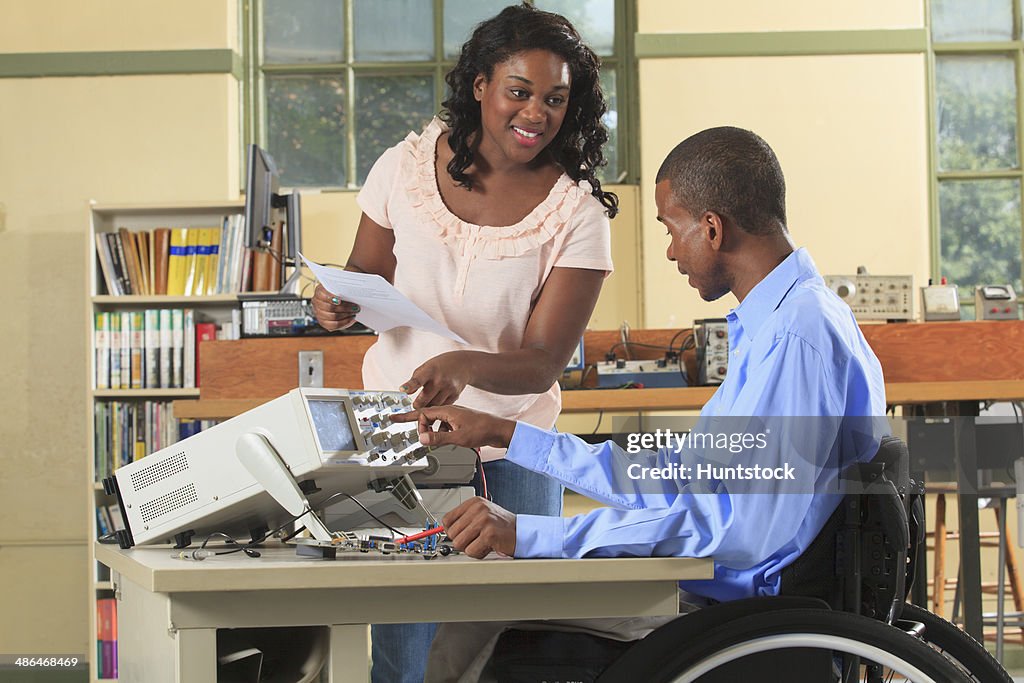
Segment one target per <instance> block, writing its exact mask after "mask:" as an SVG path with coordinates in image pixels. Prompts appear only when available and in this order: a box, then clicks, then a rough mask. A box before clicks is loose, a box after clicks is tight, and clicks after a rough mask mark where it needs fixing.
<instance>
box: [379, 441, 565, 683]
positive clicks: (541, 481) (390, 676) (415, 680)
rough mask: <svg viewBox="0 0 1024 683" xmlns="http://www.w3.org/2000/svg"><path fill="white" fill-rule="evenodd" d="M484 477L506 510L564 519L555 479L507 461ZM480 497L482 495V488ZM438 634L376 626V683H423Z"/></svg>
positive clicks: (426, 627) (490, 466) (490, 465)
mask: <svg viewBox="0 0 1024 683" xmlns="http://www.w3.org/2000/svg"><path fill="white" fill-rule="evenodd" d="M484 475H485V476H486V477H487V491H488V493H489V494H490V496H491V500H492V501H494V502H495V503H497V504H498V505H500V506H501V507H503V508H505V509H506V510H510V511H511V512H515V513H517V514H526V515H548V516H549V517H560V516H561V514H562V485H561V484H559V483H558V482H557V481H555V480H554V479H551V478H550V477H547V476H545V475H543V474H538V473H536V472H531V471H530V470H527V469H524V468H522V467H520V466H519V465H516V464H514V463H511V462H506V461H505V460H495V461H493V462H487V463H484ZM474 484H477V482H476V481H474ZM477 493H478V494H479V493H481V489H480V488H479V486H477ZM452 599H453V600H455V599H457V598H456V597H454V596H453V597H452ZM436 630H437V624H380V625H377V624H374V625H373V626H372V627H371V629H370V634H371V650H372V657H373V669H372V670H371V675H370V678H371V681H372V683H422V682H423V675H424V673H425V672H426V668H427V653H428V652H429V651H430V643H431V641H433V640H434V632H435V631H436Z"/></svg>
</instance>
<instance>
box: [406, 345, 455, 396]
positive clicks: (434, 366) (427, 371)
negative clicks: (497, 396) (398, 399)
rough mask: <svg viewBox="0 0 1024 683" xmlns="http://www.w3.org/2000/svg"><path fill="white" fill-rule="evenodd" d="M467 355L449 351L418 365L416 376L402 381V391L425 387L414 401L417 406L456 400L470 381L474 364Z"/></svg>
mask: <svg viewBox="0 0 1024 683" xmlns="http://www.w3.org/2000/svg"><path fill="white" fill-rule="evenodd" d="M466 355H467V354H466V353H465V352H463V351H449V352H447V353H442V354H440V355H437V356H434V357H433V358H431V359H430V360H428V361H427V362H426V363H424V364H423V365H421V366H419V367H418V368H416V369H415V370H414V371H413V373H412V377H410V378H409V379H408V380H407V381H406V382H405V384H403V385H402V391H404V392H405V393H407V394H413V393H415V392H416V391H418V390H419V389H422V390H423V391H420V395H419V396H417V397H416V400H415V401H414V402H413V404H412V406H413V408H425V407H427V406H447V405H451V404H452V403H455V401H457V400H458V398H459V395H461V394H462V390H463V389H465V388H466V385H467V384H469V373H468V368H469V365H470V364H469V359H468V358H467V357H466Z"/></svg>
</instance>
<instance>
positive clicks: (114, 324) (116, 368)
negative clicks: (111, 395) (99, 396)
mask: <svg viewBox="0 0 1024 683" xmlns="http://www.w3.org/2000/svg"><path fill="white" fill-rule="evenodd" d="M109 324H110V388H111V389H121V388H122V386H121V314H120V313H117V312H114V313H111V314H110V321H109Z"/></svg>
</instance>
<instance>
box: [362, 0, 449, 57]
mask: <svg viewBox="0 0 1024 683" xmlns="http://www.w3.org/2000/svg"><path fill="white" fill-rule="evenodd" d="M352 7H353V22H354V23H355V26H354V32H355V59H356V61H357V62H402V61H408V62H412V61H427V60H431V59H433V58H434V2H433V0H353V2H352ZM396 19H400V20H396Z"/></svg>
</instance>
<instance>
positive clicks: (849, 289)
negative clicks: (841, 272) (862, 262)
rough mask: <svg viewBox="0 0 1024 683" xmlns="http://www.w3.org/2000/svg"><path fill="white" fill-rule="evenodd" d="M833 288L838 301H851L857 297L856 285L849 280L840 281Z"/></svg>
mask: <svg viewBox="0 0 1024 683" xmlns="http://www.w3.org/2000/svg"><path fill="white" fill-rule="evenodd" d="M835 287H836V289H835V292H836V294H838V295H839V298H840V299H852V298H853V297H855V296H856V295H857V285H856V283H854V282H851V281H850V280H840V281H839V282H837V283H836V285H835Z"/></svg>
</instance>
